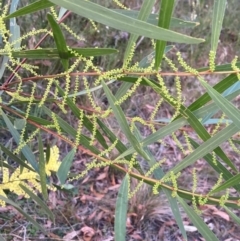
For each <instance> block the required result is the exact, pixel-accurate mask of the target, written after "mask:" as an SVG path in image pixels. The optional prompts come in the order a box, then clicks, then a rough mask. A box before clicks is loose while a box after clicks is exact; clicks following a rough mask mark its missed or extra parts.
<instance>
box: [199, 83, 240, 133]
mask: <svg viewBox="0 0 240 241" xmlns="http://www.w3.org/2000/svg"><path fill="white" fill-rule="evenodd" d="M201 83H202V85H203V86H204V87H205V88H206V90H207V92H208V94H209V95H210V96H211V98H212V99H213V101H214V102H215V103H216V104H217V105H218V107H219V108H220V109H221V110H222V111H223V112H224V113H225V114H226V115H227V116H228V117H229V118H230V119H231V120H232V121H233V123H234V124H235V125H236V126H237V127H238V129H239V130H240V112H239V110H238V108H236V107H235V106H234V105H233V104H232V103H231V102H230V101H228V100H227V99H226V98H224V97H223V96H222V95H220V94H219V93H218V92H217V91H216V90H214V89H213V88H212V87H211V86H210V85H209V84H208V83H206V82H205V81H201Z"/></svg>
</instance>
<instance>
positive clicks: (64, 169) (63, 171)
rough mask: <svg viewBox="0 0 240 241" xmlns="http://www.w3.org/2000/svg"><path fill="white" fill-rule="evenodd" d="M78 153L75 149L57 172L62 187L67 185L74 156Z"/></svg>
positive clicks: (66, 157) (65, 158)
mask: <svg viewBox="0 0 240 241" xmlns="http://www.w3.org/2000/svg"><path fill="white" fill-rule="evenodd" d="M75 153H76V148H73V149H72V150H71V151H70V152H69V153H68V154H67V155H66V156H65V157H64V159H63V160H62V163H61V165H60V167H59V169H58V171H57V177H58V179H59V181H60V183H61V185H63V184H65V181H66V179H67V176H68V173H69V170H70V167H71V165H72V162H73V158H74V155H75Z"/></svg>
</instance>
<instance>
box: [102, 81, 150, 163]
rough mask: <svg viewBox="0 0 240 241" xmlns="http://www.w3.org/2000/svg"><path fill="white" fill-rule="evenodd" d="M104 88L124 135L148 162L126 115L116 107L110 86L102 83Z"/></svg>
mask: <svg viewBox="0 0 240 241" xmlns="http://www.w3.org/2000/svg"><path fill="white" fill-rule="evenodd" d="M102 86H103V89H104V92H105V94H106V96H107V98H108V100H109V103H110V106H111V108H112V110H113V113H114V116H115V117H116V119H117V121H118V124H119V126H120V128H121V130H122V131H123V133H124V134H125V135H126V137H127V139H128V141H129V142H130V143H131V145H132V146H133V147H134V149H135V150H136V152H138V153H139V154H140V155H141V156H142V157H144V158H145V159H146V160H148V156H147V155H146V153H145V152H144V151H143V150H142V147H141V145H140V143H139V142H138V140H137V139H136V137H135V136H134V135H133V134H132V133H131V130H130V128H129V126H128V123H127V120H126V118H125V115H124V113H123V111H122V109H121V107H120V106H119V105H115V102H116V98H115V97H114V96H113V95H112V93H111V91H110V90H109V88H108V86H107V85H106V84H105V83H104V82H103V81H102Z"/></svg>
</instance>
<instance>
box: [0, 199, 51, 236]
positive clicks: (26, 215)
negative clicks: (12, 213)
mask: <svg viewBox="0 0 240 241" xmlns="http://www.w3.org/2000/svg"><path fill="white" fill-rule="evenodd" d="M0 199H2V200H3V201H4V202H6V203H8V204H10V205H12V206H13V207H14V208H16V209H17V210H18V211H19V212H20V213H21V214H22V215H23V216H24V217H25V218H26V219H27V220H28V221H29V222H31V223H32V224H33V225H34V226H35V227H36V228H37V229H39V230H41V231H42V232H43V233H44V234H48V233H47V231H46V230H45V229H44V228H43V227H42V226H41V225H39V224H38V222H36V221H35V220H34V219H33V218H32V217H31V216H29V215H28V214H27V213H25V212H24V211H23V210H22V209H21V208H20V207H19V206H18V205H17V204H16V203H15V202H13V201H12V200H10V199H8V198H6V197H4V196H2V195H0Z"/></svg>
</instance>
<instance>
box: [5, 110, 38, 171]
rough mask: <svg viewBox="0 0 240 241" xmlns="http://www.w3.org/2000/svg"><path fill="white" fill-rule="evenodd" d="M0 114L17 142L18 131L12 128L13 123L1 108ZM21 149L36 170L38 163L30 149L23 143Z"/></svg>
mask: <svg viewBox="0 0 240 241" xmlns="http://www.w3.org/2000/svg"><path fill="white" fill-rule="evenodd" d="M1 114H2V116H3V119H4V121H5V123H6V125H7V127H8V130H9V131H10V133H11V134H12V136H13V138H14V140H15V141H16V143H17V144H19V140H20V135H19V133H18V131H17V130H16V129H15V128H14V126H13V124H12V123H11V121H10V120H9V118H8V117H7V115H6V114H5V113H4V112H3V110H2V113H1ZM21 151H22V153H23V155H24V156H25V157H26V159H27V160H28V162H29V163H30V164H31V166H32V167H33V168H34V169H35V171H38V164H37V162H36V159H35V156H34V154H33V153H32V151H31V149H30V148H29V147H28V146H27V145H25V146H24V147H23V148H22V150H21Z"/></svg>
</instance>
